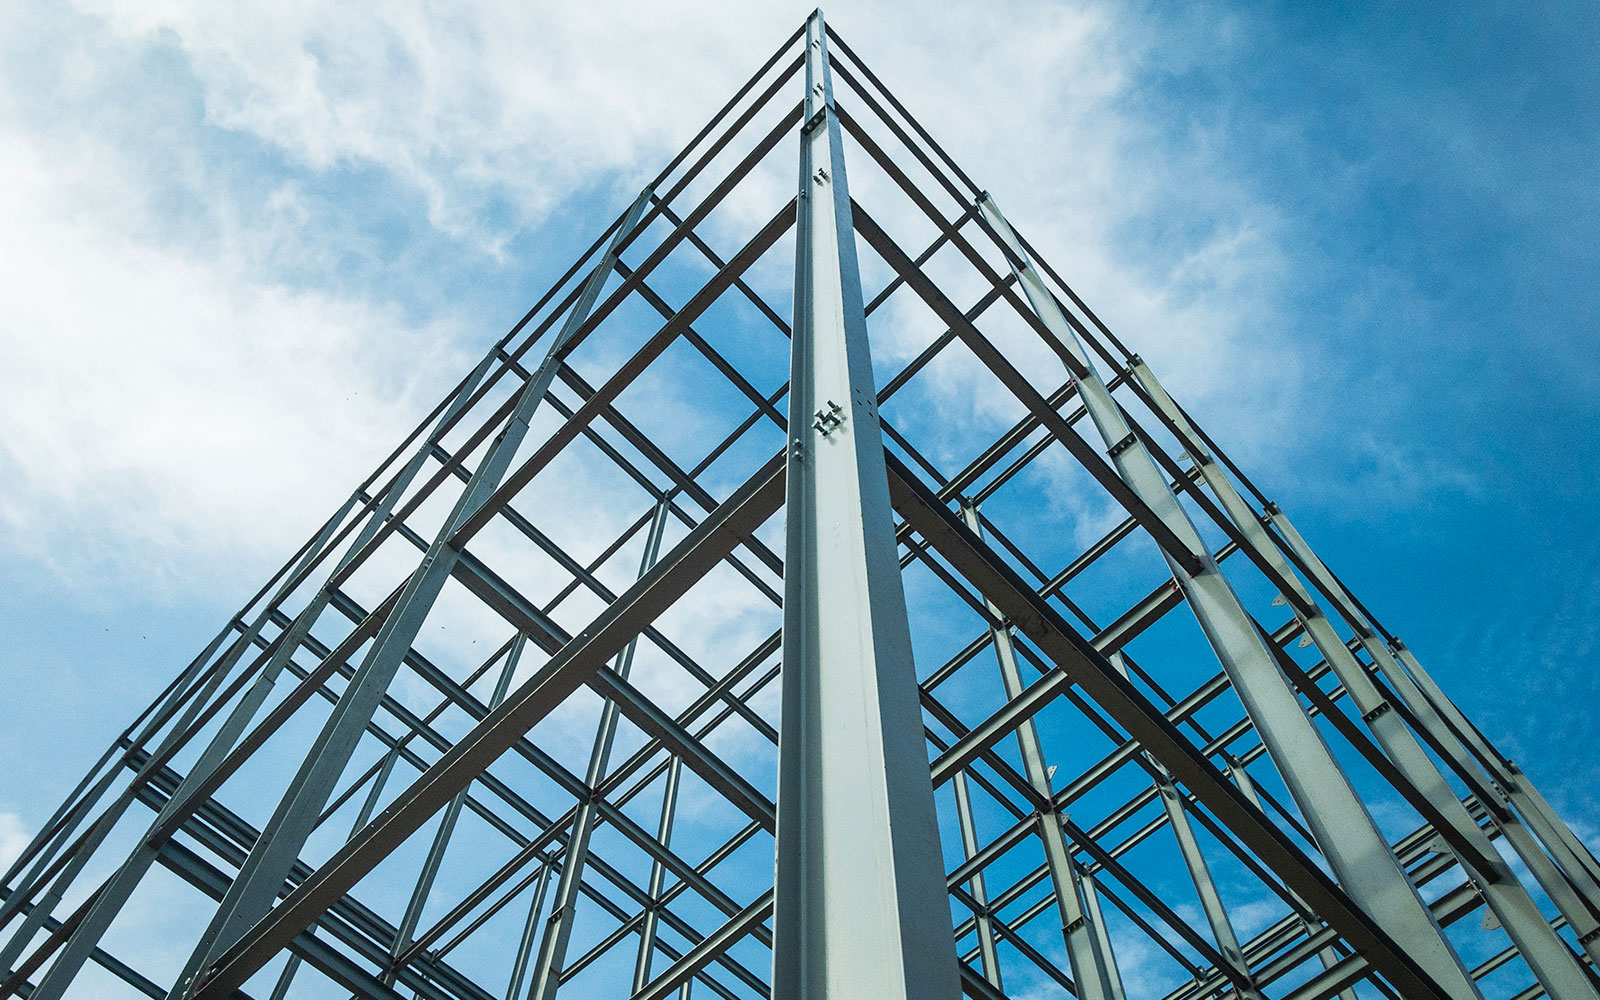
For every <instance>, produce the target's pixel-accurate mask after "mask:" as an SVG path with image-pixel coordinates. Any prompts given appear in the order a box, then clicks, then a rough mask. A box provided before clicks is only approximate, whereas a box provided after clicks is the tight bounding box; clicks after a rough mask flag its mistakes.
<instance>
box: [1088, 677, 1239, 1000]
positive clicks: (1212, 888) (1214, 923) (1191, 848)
mask: <svg viewBox="0 0 1600 1000" xmlns="http://www.w3.org/2000/svg"><path fill="white" fill-rule="evenodd" d="M1108 659H1110V661H1111V665H1112V666H1113V667H1116V668H1117V672H1118V673H1120V674H1122V676H1123V677H1125V678H1126V677H1128V676H1129V674H1128V664H1127V661H1125V660H1124V659H1123V658H1122V653H1121V652H1116V653H1112V654H1111V656H1110V657H1108ZM1141 754H1142V756H1143V757H1144V759H1145V763H1146V765H1147V769H1148V770H1149V771H1150V773H1151V774H1152V775H1153V776H1154V777H1155V786H1156V794H1157V795H1158V796H1159V797H1160V799H1161V808H1162V809H1164V810H1165V811H1166V814H1167V825H1168V826H1170V827H1172V835H1173V836H1174V837H1176V838H1177V841H1178V852H1179V853H1180V854H1182V855H1183V864H1184V867H1185V868H1187V869H1188V870H1189V879H1190V881H1192V882H1193V883H1194V891H1195V894H1196V895H1197V896H1199V897H1200V909H1201V910H1203V911H1204V912H1205V915H1206V922H1207V923H1209V924H1210V925H1211V937H1212V940H1214V941H1216V943H1217V951H1218V952H1220V953H1221V954H1222V956H1223V957H1224V958H1226V959H1228V961H1230V962H1232V963H1233V964H1234V965H1236V966H1238V967H1239V971H1240V972H1241V973H1243V975H1244V976H1245V978H1246V979H1250V980H1252V981H1253V980H1254V977H1253V976H1252V974H1251V972H1250V962H1249V961H1248V960H1247V959H1246V958H1245V955H1244V949H1243V948H1241V947H1240V946H1239V935H1238V933H1237V932H1236V931H1235V930H1234V927H1233V920H1232V919H1231V918H1229V916H1228V908H1227V906H1226V905H1224V904H1223V902H1222V894H1221V893H1220V892H1218V891H1217V881H1216V879H1215V878H1213V877H1212V875H1211V866H1210V865H1209V864H1207V863H1206V856H1205V852H1204V851H1202V850H1201V849H1200V839H1199V838H1198V837H1196V836H1195V834H1194V824H1192V823H1190V822H1189V810H1188V809H1187V808H1186V806H1185V803H1184V797H1183V795H1182V793H1180V792H1179V791H1178V786H1177V783H1176V782H1174V781H1173V780H1172V775H1171V774H1170V773H1169V772H1168V771H1167V769H1166V767H1165V766H1163V765H1162V763H1161V762H1160V761H1158V760H1156V759H1155V758H1154V757H1152V756H1150V755H1149V754H1147V753H1143V752H1142V751H1141ZM1239 995H1240V996H1241V997H1243V998H1244V1000H1260V997H1261V991H1260V990H1257V989H1256V988H1255V987H1254V986H1251V987H1250V988H1248V989H1242V990H1240V991H1239Z"/></svg>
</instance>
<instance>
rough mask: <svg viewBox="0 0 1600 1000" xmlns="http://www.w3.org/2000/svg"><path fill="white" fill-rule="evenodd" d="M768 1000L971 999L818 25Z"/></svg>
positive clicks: (809, 100) (810, 31)
mask: <svg viewBox="0 0 1600 1000" xmlns="http://www.w3.org/2000/svg"><path fill="white" fill-rule="evenodd" d="M806 49H807V54H806V100H805V113H804V124H803V125H802V126H801V136H800V194H799V223H798V228H797V240H796V249H795V297H794V323H793V329H794V337H793V344H792V349H791V358H792V361H791V365H790V375H789V421H788V434H789V448H788V456H787V458H788V468H789V473H788V493H787V500H786V515H785V518H786V520H785V523H786V525H787V528H786V531H787V545H786V548H785V554H784V574H783V580H784V600H783V615H784V623H783V692H782V694H783V704H782V712H781V725H780V727H779V732H780V736H779V743H778V748H779V749H778V834H777V855H778V856H777V875H776V884H775V912H774V918H773V933H774V943H773V957H772V961H773V971H772V996H773V998H774V1000H824V998H834V1000H842V998H845V997H863V996H866V997H875V998H879V1000H891V998H894V1000H912V998H919V1000H954V997H955V996H956V994H957V992H958V990H959V989H960V984H959V979H958V975H957V961H956V955H955V939H954V936H953V934H952V932H951V925H950V907H949V902H948V899H947V896H946V892H945V886H944V880H943V878H942V877H941V875H942V869H943V866H942V864H941V859H940V849H939V828H938V823H937V820H936V818H935V815H934V805H933V787H932V784H931V782H930V780H929V775H928V759H927V753H926V750H925V748H924V742H923V738H922V711H921V708H920V707H919V705H918V702H917V683H916V674H915V671H914V669H913V665H912V661H911V634H910V626H909V624H908V622H907V618H906V607H905V593H904V591H903V589H902V584H901V580H900V564H899V559H898V556H897V554H896V550H895V542H894V520H893V512H892V510H891V508H890V506H889V491H888V484H887V480H886V474H885V472H884V464H883V462H884V452H883V440H882V437H881V434H880V430H879V424H878V412H877V392H876V390H875V389H874V387H873V377H872V363H871V360H870V357H869V355H868V350H867V330H866V318H865V315H864V312H863V302H862V294H861V277H860V273H859V271H858V269H857V263H856V252H855V233H854V229H853V227H852V223H851V208H850V194H849V189H848V187H847V185H846V181H845V161H844V150H843V147H842V140H841V136H840V132H839V123H838V118H837V116H836V114H835V112H834V109H833V89H832V88H833V83H832V79H831V77H830V74H829V66H828V49H827V37H826V34H825V32H824V27H823V20H822V13H821V11H817V12H816V13H813V14H812V15H811V18H810V20H809V21H808V22H807V25H806Z"/></svg>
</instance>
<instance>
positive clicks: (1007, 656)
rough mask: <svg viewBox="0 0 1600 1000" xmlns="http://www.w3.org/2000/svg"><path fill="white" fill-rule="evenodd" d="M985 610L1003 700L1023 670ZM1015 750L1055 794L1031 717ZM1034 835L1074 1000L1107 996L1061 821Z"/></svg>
mask: <svg viewBox="0 0 1600 1000" xmlns="http://www.w3.org/2000/svg"><path fill="white" fill-rule="evenodd" d="M961 519H962V520H963V521H965V522H966V523H967V527H969V528H971V529H972V533H973V534H974V535H977V536H978V537H979V538H982V537H983V527H982V522H981V521H980V520H979V518H978V510H977V508H976V507H973V506H971V505H969V504H962V506H961ZM984 604H985V606H986V607H987V608H988V609H989V614H990V615H991V616H992V617H993V618H994V619H995V621H996V622H997V623H998V624H996V625H993V626H991V627H990V629H989V633H990V641H992V642H993V643H994V656H995V661H996V662H997V663H998V664H999V666H1000V680H1001V683H1003V684H1004V685H1005V690H1006V699H1007V700H1011V699H1015V698H1017V697H1018V696H1020V695H1021V694H1022V690H1023V687H1024V685H1023V683H1022V671H1021V670H1020V669H1019V668H1018V667H1017V653H1016V650H1015V649H1014V648H1013V647H1012V645H1011V631H1010V629H1008V628H1007V627H1006V625H1005V624H1004V623H1003V621H1002V619H1003V618H1004V615H1003V614H1001V612H1000V609H998V608H996V607H995V606H994V603H993V602H992V601H987V600H986V601H985V602H984ZM1017 748H1018V749H1019V750H1020V751H1021V752H1022V766H1023V770H1024V772H1025V773H1026V775H1027V778H1028V784H1029V785H1031V786H1033V790H1034V791H1035V792H1038V793H1039V795H1040V796H1041V797H1042V798H1043V800H1044V801H1046V802H1049V801H1051V799H1052V798H1053V797H1054V794H1055V793H1054V791H1053V790H1052V789H1051V788H1050V771H1049V768H1048V767H1047V766H1046V764H1045V759H1044V747H1043V746H1042V745H1041V744H1040V742H1039V729H1038V727H1037V726H1035V725H1034V722H1033V719H1032V717H1029V718H1027V719H1024V720H1023V721H1022V724H1021V725H1019V726H1018V727H1017ZM1036 819H1037V823H1036V828H1037V832H1038V834H1039V839H1040V840H1041V841H1043V842H1044V858H1045V866H1046V867H1047V868H1048V869H1049V871H1050V884H1051V886H1052V888H1054V889H1055V896H1056V910H1057V912H1058V913H1059V914H1060V916H1061V937H1062V940H1063V941H1064V942H1065V943H1066V946H1067V960H1068V961H1069V962H1070V963H1071V965H1072V980H1073V982H1075V983H1076V984H1077V986H1078V997H1079V1000H1111V998H1112V991H1111V979H1110V976H1109V975H1108V974H1107V972H1106V966H1107V964H1108V962H1107V956H1106V955H1103V954H1101V952H1100V941H1099V938H1098V937H1097V936H1096V934H1095V929H1094V927H1092V926H1091V925H1090V919H1089V915H1088V914H1087V913H1085V912H1084V908H1083V903H1082V901H1081V900H1080V898H1079V896H1078V893H1079V885H1078V881H1079V879H1078V866H1077V865H1076V864H1074V863H1073V861H1072V849H1071V848H1070V847H1068V846H1067V837H1066V834H1064V833H1062V831H1061V820H1060V819H1059V818H1058V817H1057V816H1056V814H1055V812H1054V811H1053V810H1045V811H1043V812H1040V813H1038V814H1037V816H1036Z"/></svg>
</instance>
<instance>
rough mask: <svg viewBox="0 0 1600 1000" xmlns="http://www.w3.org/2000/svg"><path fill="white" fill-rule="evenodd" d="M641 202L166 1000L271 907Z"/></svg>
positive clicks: (645, 198) (184, 991)
mask: <svg viewBox="0 0 1600 1000" xmlns="http://www.w3.org/2000/svg"><path fill="white" fill-rule="evenodd" d="M648 204H649V192H648V191H645V192H642V193H641V194H640V196H639V197H638V198H637V199H636V200H635V202H634V206H633V209H632V211H631V212H630V213H629V218H628V220H627V221H625V222H624V224H623V225H622V226H621V227H619V228H618V230H617V233H616V236H615V237H614V239H613V243H612V245H611V247H609V248H608V250H607V252H606V254H605V255H604V256H603V257H602V258H601V260H600V261H599V263H598V264H597V265H596V266H595V268H594V270H593V271H591V272H590V275H589V278H588V280H587V281H586V282H585V284H584V288H583V293H582V295H580V296H579V298H578V301H577V302H576V303H574V304H573V307H572V310H571V311H570V312H569V313H568V314H567V318H566V321H565V323H564V324H563V326H562V329H561V332H560V333H559V334H558V335H557V336H556V338H555V339H554V340H553V341H552V343H551V346H550V349H549V352H548V353H547V355H546V357H545V361H544V363H543V364H541V365H540V367H539V370H538V371H537V372H535V374H534V377H533V378H531V379H529V380H528V381H527V382H526V383H524V385H523V386H522V388H521V389H520V390H519V392H518V393H517V396H516V404H515V406H514V408H513V411H512V414H511V417H510V419H509V420H508V421H507V423H506V424H505V425H504V427H502V429H501V431H500V433H499V434H498V435H496V437H495V439H494V441H493V443H492V444H491V445H490V448H489V451H488V454H487V455H486V456H485V458H484V460H483V461H482V462H481V463H480V464H479V466H478V468H477V470H476V471H475V472H474V473H473V475H472V479H471V481H470V482H468V484H467V485H466V487H465V488H464V489H463V490H462V493H461V495H460V497H459V498H458V500H457V501H456V505H455V507H454V509H453V510H452V511H451V514H450V516H449V517H448V518H447V519H446V521H445V523H444V525H443V527H442V528H441V529H440V531H439V534H438V536H437V538H436V539H435V540H434V542H433V544H432V545H431V546H430V547H429V549H428V552H427V553H426V554H425V555H424V556H423V558H422V561H421V563H420V564H419V565H418V567H417V569H416V571H415V572H414V573H413V574H412V577H411V579H410V581H409V582H408V583H407V584H406V588H405V591H404V592H403V593H402V594H401V596H400V600H399V602H398V604H397V605H396V608H395V611H394V612H393V613H392V614H390V615H389V616H388V618H387V619H386V620H385V621H384V623H383V626H382V627H381V628H380V629H379V631H378V635H377V636H376V638H375V639H374V641H373V645H372V648H371V650H370V651H369V652H368V653H367V655H366V657H365V659H364V660H363V661H362V664H361V667H360V668H359V669H358V670H357V672H356V674H355V676H354V677H353V678H352V679H351V682H350V685H349V686H348V687H347V688H346V689H345V693H344V695H343V696H342V697H341V698H340V700H339V704H338V705H336V706H335V708H334V711H333V714H332V715H331V716H330V717H329V719H328V721H327V723H326V725H325V726H324V728H323V730H322V732H321V733H320V734H318V736H317V739H316V741H315V742H314V743H313V745H312V747H311V749H310V751H309V752H308V753H307V756H306V759H305V762H304V763H303V764H302V765H301V768H300V770H299V772H298V773H297V774H296V775H295V777H294V779H293V781H292V782H291V783H290V785H289V788H288V790H287V791H286V792H285V793H284V795H283V798H282V800H281V802H280V803H279V806H278V809H277V811H276V813H274V815H273V817H272V819H271V820H269V821H268V823H267V826H266V827H265V828H264V829H263V831H262V838H261V840H260V842H259V843H258V844H257V845H256V847H255V848H254V849H252V850H251V852H250V856H249V858H247V859H246V861H245V863H244V865H243V867H242V868H241V869H240V872H239V874H238V877H237V878H235V880H234V882H233V884H232V885H231V886H229V889H228V893H227V895H226V896H225V897H224V899H223V902H222V904H221V905H220V906H219V907H218V908H217V913H216V916H215V917H214V918H213V920H212V922H211V925H210V926H209V927H208V928H207V929H206V931H205V933H204V934H202V935H201V938H200V941H199V943H198V944H197V946H196V948H195V950H194V954H193V955H192V956H191V958H190V961H189V963H188V965H187V966H186V967H185V969H184V973H183V975H182V976H181V977H180V980H179V982H178V983H177V984H175V986H174V987H173V992H172V997H173V1000H179V998H182V997H185V996H189V995H191V994H192V992H193V989H194V987H195V985H196V982H197V980H198V979H199V978H201V976H200V975H199V974H200V973H201V972H202V970H203V969H204V968H205V966H206V964H207V962H209V961H210V959H211V958H212V956H214V955H218V954H221V953H222V952H224V951H226V950H227V949H228V948H229V947H230V946H232V945H233V944H234V942H236V941H237V940H239V938H240V937H241V936H242V935H243V934H244V933H245V932H246V931H247V930H248V929H249V928H250V927H251V926H252V925H253V924H254V923H255V922H256V921H257V920H259V919H260V918H261V917H262V916H263V915H264V914H266V912H267V911H268V910H269V909H270V908H271V906H272V902H273V900H275V899H276V898H277V895H278V891H279V889H280V888H281V887H282V885H283V879H284V876H285V875H286V874H287V873H288V871H289V869H290V867H291V866H292V865H293V864H294V861H295V859H296V858H297V857H298V856H299V853H300V849H301V847H302V846H303V845H304V844H305V841H306V838H307V837H309V836H310V833H311V830H312V827H313V824H314V823H315V821H316V817H317V816H318V815H319V814H320V812H321V810H322V806H323V804H324V803H325V802H326V801H327V798H328V796H329V795H330V794H331V793H332V791H333V787H334V784H335V782H337V780H338V777H339V775H340V773H341V772H343V770H344V768H345V765H346V764H347V763H348V762H349V759H350V755H351V754H353V753H354V752H355V748H356V745H357V743H358V742H359V740H360V737H361V733H362V731H363V730H364V729H365V727H366V724H367V722H368V721H369V720H370V719H371V717H372V714H373V712H375V711H376V710H377V707H378V703H379V701H380V700H381V699H382V697H383V694H384V692H385V691H387V690H388V687H389V683H390V682H391V681H392V680H393V678H394V675H395V673H396V671H398V669H399V668H400V664H401V661H402V660H403V659H404V657H405V654H406V652H407V651H408V650H409V649H410V648H411V643H412V642H413V641H414V640H415V638H416V635H417V632H418V631H419V630H420V629H421V627H422V623H423V621H424V619H426V617H427V615H428V612H429V611H430V610H432V607H433V602H434V600H435V599H436V598H437V597H438V595H439V593H440V591H441V590H442V589H443V588H444V584H445V582H446V581H447V580H448V579H449V578H450V575H451V571H452V570H453V569H454V567H455V564H456V561H457V560H458V559H459V557H460V549H459V548H457V547H456V546H455V545H453V544H452V536H454V535H455V533H456V531H457V530H458V529H459V528H460V527H461V526H462V525H463V524H464V523H465V522H466V521H467V520H469V519H470V518H471V517H472V516H473V515H474V514H476V513H478V512H479V510H480V509H481V508H482V507H483V506H484V503H485V501H486V500H488V499H489V497H490V496H491V494H493V492H494V490H495V487H496V486H497V485H498V484H499V483H500V480H501V478H502V476H504V474H505V472H506V469H507V468H508V467H509V466H510V464H511V460H512V458H513V457H514V456H515V454H516V451H517V448H518V447H519V446H520V445H521V443H522V440H523V438H524V437H525V436H526V434H527V432H528V427H529V422H530V421H531V420H532V418H533V414H534V411H535V410H536V409H537V407H538V405H539V403H540V402H541V401H542V400H543V397H544V394H545V392H546V391H547V390H548V389H549V386H550V383H551V381H552V380H553V379H554V378H555V375H556V371H557V368H558V366H559V364H560V352H561V349H562V348H563V347H564V346H565V345H566V342H567V340H568V339H569V338H570V337H571V336H572V334H573V332H574V331H576V330H577V329H578V327H579V326H581V325H582V324H583V323H584V322H585V321H586V320H587V319H588V317H589V311H590V309H591V308H592V307H593V305H594V303H595V300H596V299H597V298H598V297H599V295H600V291H601V289H602V288H603V287H604V285H605V282H606V280H607V278H609V277H610V275H611V271H612V262H613V261H614V259H615V253H616V250H617V247H618V245H619V244H620V243H621V242H622V241H623V240H624V239H626V238H627V237H628V236H630V235H631V234H632V231H633V228H634V225H635V224H636V223H637V221H638V218H639V217H640V216H641V215H643V213H644V211H645V208H646V207H647V206H648Z"/></svg>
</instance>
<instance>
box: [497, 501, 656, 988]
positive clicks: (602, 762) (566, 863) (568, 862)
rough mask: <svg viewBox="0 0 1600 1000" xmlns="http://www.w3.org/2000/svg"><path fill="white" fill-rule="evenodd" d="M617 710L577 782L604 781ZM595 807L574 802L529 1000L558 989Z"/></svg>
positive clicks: (648, 563)
mask: <svg viewBox="0 0 1600 1000" xmlns="http://www.w3.org/2000/svg"><path fill="white" fill-rule="evenodd" d="M671 509H672V498H671V495H670V494H669V495H667V496H665V497H662V499H661V502H660V503H659V504H657V505H656V513H655V517H654V518H652V519H651V521H650V535H649V537H648V538H647V539H646V540H645V546H644V556H643V557H642V558H641V559H640V561H639V576H640V577H641V578H642V577H643V576H644V575H645V574H646V573H648V572H649V571H650V567H652V566H654V565H655V564H656V557H657V556H658V555H659V554H660V552H661V536H662V534H663V533H664V532H665V531H666V527H667V518H668V512H669V511H670V510H671ZM638 646H639V639H638V637H637V636H635V637H634V638H633V639H632V640H631V641H630V642H629V643H628V645H627V646H625V647H623V650H622V652H621V653H618V654H617V659H616V666H615V668H614V669H615V670H616V671H617V673H618V674H619V675H621V676H622V677H623V678H624V679H626V678H627V676H628V673H629V672H630V671H631V670H632V669H633V654H634V651H635V650H636V649H637V648H638ZM621 711H622V710H621V709H620V708H619V707H618V706H617V703H616V702H614V701H607V702H606V703H605V705H604V706H603V707H602V708H601V709H600V725H599V727H598V729H597V730H596V732H595V735H594V750H593V751H592V752H591V753H590V755H589V770H588V773H587V774H586V775H585V776H584V779H583V783H584V784H585V785H587V786H588V787H589V788H598V787H599V786H600V784H601V783H602V782H603V781H605V777H606V770H607V769H608V768H609V767H610V766H611V747H612V744H613V743H614V742H615V741H616V737H617V721H618V718H619V717H620V715H621ZM598 817H599V808H598V805H597V803H596V800H594V799H593V798H587V799H584V800H583V801H582V802H580V803H578V813H577V815H576V816H575V817H574V818H573V820H572V833H571V834H569V835H568V837H567V851H566V857H564V858H563V859H562V862H561V878H560V880H558V881H557V882H556V898H555V903H554V904H553V905H552V909H551V911H550V918H549V920H548V921H547V922H546V924H545V930H544V938H543V939H542V940H541V941H540V942H539V958H538V960H537V961H536V962H535V963H534V967H533V989H532V990H530V991H529V993H528V996H529V997H530V1000H552V998H553V997H554V996H555V995H556V990H557V989H558V988H559V987H560V985H561V971H562V967H563V965H564V964H565V962H566V958H567V942H568V940H570V939H571V937H572V921H573V918H574V917H576V916H577V913H578V899H579V896H580V891H581V890H582V888H583V869H584V867H585V866H586V865H587V864H588V862H589V840H590V838H591V837H593V836H594V827H595V821H596V820H597V819H598Z"/></svg>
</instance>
